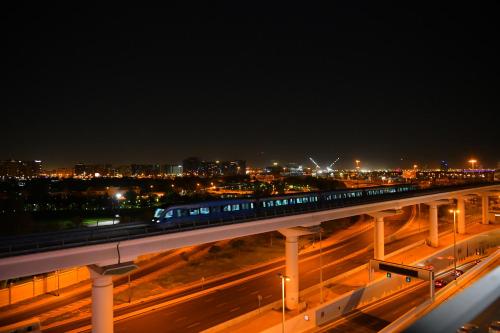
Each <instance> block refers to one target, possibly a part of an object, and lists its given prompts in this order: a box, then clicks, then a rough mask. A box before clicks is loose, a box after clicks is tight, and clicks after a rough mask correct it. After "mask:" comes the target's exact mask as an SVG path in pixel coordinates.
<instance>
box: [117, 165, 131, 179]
mask: <svg viewBox="0 0 500 333" xmlns="http://www.w3.org/2000/svg"><path fill="white" fill-rule="evenodd" d="M116 175H117V176H119V177H120V176H121V177H130V176H132V168H131V166H130V164H128V165H119V166H117V167H116Z"/></svg>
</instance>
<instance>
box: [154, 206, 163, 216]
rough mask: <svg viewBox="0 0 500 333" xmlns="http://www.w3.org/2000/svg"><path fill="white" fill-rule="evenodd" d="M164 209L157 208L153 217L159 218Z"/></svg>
mask: <svg viewBox="0 0 500 333" xmlns="http://www.w3.org/2000/svg"><path fill="white" fill-rule="evenodd" d="M163 211H164V209H161V208H158V209H157V210H155V217H156V218H158V217H160V215H161V213H163Z"/></svg>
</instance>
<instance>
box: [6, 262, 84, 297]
mask: <svg viewBox="0 0 500 333" xmlns="http://www.w3.org/2000/svg"><path fill="white" fill-rule="evenodd" d="M89 278H90V273H89V271H88V269H87V267H75V268H70V269H65V270H61V271H58V272H53V273H50V274H48V275H46V276H39V277H34V278H33V279H32V280H31V281H27V282H24V283H21V284H12V285H9V286H8V287H7V288H4V289H0V306H5V305H9V304H14V303H17V302H21V301H24V300H26V299H29V298H32V297H35V296H39V295H43V294H47V293H50V292H56V293H57V291H58V290H59V289H62V288H65V287H69V286H71V285H73V284H76V283H78V282H81V281H84V280H88V279H89Z"/></svg>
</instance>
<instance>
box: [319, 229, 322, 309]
mask: <svg viewBox="0 0 500 333" xmlns="http://www.w3.org/2000/svg"><path fill="white" fill-rule="evenodd" d="M322 233H323V228H321V227H320V229H319V302H320V303H323V257H322V256H321V254H322V246H321V240H322V239H321V234H322Z"/></svg>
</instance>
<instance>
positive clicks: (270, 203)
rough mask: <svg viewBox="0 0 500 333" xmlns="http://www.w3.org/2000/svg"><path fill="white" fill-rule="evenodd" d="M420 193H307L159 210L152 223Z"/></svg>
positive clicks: (404, 187)
mask: <svg viewBox="0 0 500 333" xmlns="http://www.w3.org/2000/svg"><path fill="white" fill-rule="evenodd" d="M417 189H419V187H418V186H417V185H414V184H401V185H393V186H378V187H369V188H360V189H342V190H335V191H322V192H304V193H295V194H289V195H281V196H270V197H264V198H238V199H226V200H213V201H204V202H198V203H192V204H182V205H172V206H169V207H165V208H158V209H156V211H155V213H154V217H153V220H152V222H153V223H154V224H159V225H161V226H162V227H169V226H179V225H182V224H185V223H193V222H209V221H227V220H237V219H244V218H258V217H266V216H269V217H271V216H272V215H279V214H283V213H287V212H288V213H290V212H294V211H296V212H299V211H308V210H316V209H326V208H335V207H341V206H346V205H349V204H355V203H361V202H366V201H370V198H372V199H375V197H376V196H383V195H391V194H398V193H403V192H408V191H414V190H417Z"/></svg>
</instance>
